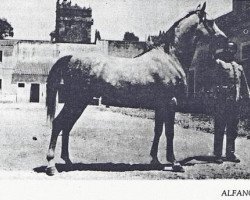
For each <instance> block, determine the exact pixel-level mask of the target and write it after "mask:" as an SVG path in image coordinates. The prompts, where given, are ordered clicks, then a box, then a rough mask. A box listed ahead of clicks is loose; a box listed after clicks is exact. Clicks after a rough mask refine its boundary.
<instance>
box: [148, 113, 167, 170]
mask: <svg viewBox="0 0 250 200" xmlns="http://www.w3.org/2000/svg"><path fill="white" fill-rule="evenodd" d="M163 113H164V112H163V111H162V110H160V109H156V110H155V129H154V132H155V135H154V140H153V144H152V148H151V151H150V155H151V157H152V161H151V164H153V165H159V164H160V162H159V160H158V157H157V154H158V147H159V141H160V137H161V135H162V130H163V117H164V116H163Z"/></svg>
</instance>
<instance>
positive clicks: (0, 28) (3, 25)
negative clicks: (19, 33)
mask: <svg viewBox="0 0 250 200" xmlns="http://www.w3.org/2000/svg"><path fill="white" fill-rule="evenodd" d="M9 36H10V37H13V36H14V32H13V28H12V26H11V25H10V23H9V22H8V21H7V20H6V19H4V18H0V39H4V38H5V37H9Z"/></svg>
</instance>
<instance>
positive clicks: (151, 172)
mask: <svg viewBox="0 0 250 200" xmlns="http://www.w3.org/2000/svg"><path fill="white" fill-rule="evenodd" d="M60 107H61V105H60V106H59V108H60ZM0 110H1V112H0V119H1V120H0V135H1V140H0V147H1V148H0V155H1V156H0V179H45V180H48V179H74V180H78V179H81V180H86V179H88V180H89V179H95V180H96V179H97V180H100V179H105V180H106V179H109V180H110V179H112V180H121V179H122V180H137V179H144V180H151V179H154V180H155V179H156V180H159V179H160V180H166V179H214V178H217V179H232V178H237V179H249V178H250V169H249V166H250V159H249V155H248V153H249V149H250V148H249V145H250V140H246V138H245V137H240V138H238V139H237V142H236V149H237V155H239V157H240V158H241V163H239V164H235V163H230V162H224V163H223V164H221V165H218V164H215V163H213V162H212V161H211V155H212V149H213V135H212V134H209V133H205V132H202V131H196V130H194V129H183V128H182V127H181V126H179V125H176V126H175V131H176V133H175V152H176V157H177V159H178V160H180V161H182V163H183V164H184V168H185V172H184V173H175V172H172V171H171V167H170V165H169V163H167V162H166V159H165V157H166V156H165V155H166V152H165V143H166V140H165V136H164V134H163V137H162V138H161V142H160V147H159V154H158V155H159V159H160V161H161V162H162V163H163V164H166V166H167V171H163V170H161V169H162V168H161V167H160V168H155V167H152V166H151V165H149V163H150V160H151V157H150V156H149V153H150V148H151V144H152V139H153V129H154V121H153V120H152V119H148V118H144V117H140V116H139V117H138V116H137V117H134V116H128V115H124V114H122V113H120V112H113V111H112V108H110V109H106V108H105V109H103V108H102V107H98V106H89V107H88V108H87V109H86V111H85V112H84V113H83V115H82V116H81V118H80V119H79V120H78V121H77V123H76V124H75V126H74V128H73V130H72V131H71V136H70V156H71V159H72V161H73V163H74V164H73V166H71V167H67V166H65V165H64V163H63V161H62V160H61V159H60V145H61V137H60V136H59V139H58V143H57V149H56V162H57V165H56V166H57V169H58V171H59V173H57V174H56V175H55V176H53V177H48V176H47V175H46V174H45V173H44V171H45V167H46V165H47V162H46V153H47V149H48V144H49V139H50V133H51V128H50V126H49V125H48V124H47V123H46V109H45V106H44V105H43V104H0Z"/></svg>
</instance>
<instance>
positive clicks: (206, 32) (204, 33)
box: [195, 2, 228, 47]
mask: <svg viewBox="0 0 250 200" xmlns="http://www.w3.org/2000/svg"><path fill="white" fill-rule="evenodd" d="M205 10H206V2H205V3H204V4H203V6H202V8H201V9H199V6H198V7H197V9H196V11H195V12H196V15H197V16H198V23H197V28H196V32H195V37H196V39H198V40H199V39H203V40H206V39H208V40H210V42H211V41H212V42H215V43H216V45H218V47H221V46H223V45H225V44H227V41H228V39H227V36H226V35H225V33H223V31H221V30H220V29H219V28H218V26H217V25H216V23H215V21H214V19H208V14H207V13H206V11H205Z"/></svg>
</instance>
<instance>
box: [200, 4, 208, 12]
mask: <svg viewBox="0 0 250 200" xmlns="http://www.w3.org/2000/svg"><path fill="white" fill-rule="evenodd" d="M206 6H207V3H206V2H204V4H203V6H202V8H201V12H204V11H205V9H206Z"/></svg>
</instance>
